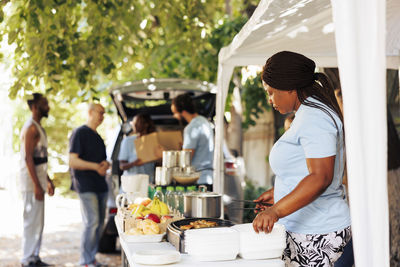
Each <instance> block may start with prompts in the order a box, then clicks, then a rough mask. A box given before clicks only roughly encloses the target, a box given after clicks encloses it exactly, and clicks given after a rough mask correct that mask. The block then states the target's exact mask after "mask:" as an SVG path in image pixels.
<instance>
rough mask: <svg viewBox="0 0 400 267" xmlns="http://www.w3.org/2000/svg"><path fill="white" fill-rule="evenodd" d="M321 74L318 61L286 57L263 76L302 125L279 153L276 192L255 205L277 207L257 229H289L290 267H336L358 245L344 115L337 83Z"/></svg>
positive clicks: (274, 161)
mask: <svg viewBox="0 0 400 267" xmlns="http://www.w3.org/2000/svg"><path fill="white" fill-rule="evenodd" d="M314 71H315V63H314V61H312V60H311V59H309V58H307V57H305V56H303V55H301V54H298V53H294V52H288V51H283V52H279V53H277V54H275V55H273V56H272V57H270V58H269V59H268V60H267V62H266V64H265V66H264V68H263V72H262V81H263V86H264V88H265V91H266V92H267V94H268V97H269V103H270V104H271V106H273V107H274V108H275V109H276V110H278V111H279V112H280V113H281V114H287V113H290V112H295V118H294V120H293V122H292V124H291V126H290V128H289V129H288V130H287V131H286V132H285V133H284V134H283V135H282V136H281V138H280V139H279V140H278V141H277V142H276V143H275V144H274V146H273V148H272V149H271V152H270V156H269V159H270V164H271V168H272V170H273V172H274V173H275V175H276V178H275V185H274V187H273V188H272V189H270V190H268V191H266V192H264V193H263V194H261V196H259V197H258V198H257V199H256V200H255V202H259V201H263V202H269V203H272V204H273V206H272V207H270V208H265V209H264V210H263V211H261V212H260V213H258V215H257V216H256V218H255V219H254V221H253V227H254V230H255V231H256V232H260V231H262V232H266V233H269V232H271V231H272V229H273V226H274V224H275V223H276V222H278V223H280V224H283V225H284V226H285V228H286V231H287V242H286V243H287V247H286V249H285V250H284V252H283V255H282V259H283V260H284V261H285V264H286V266H333V264H334V262H335V261H336V260H337V259H338V258H339V257H340V255H341V254H342V252H343V248H344V247H345V245H346V244H347V242H348V241H349V240H350V238H351V229H350V225H351V221H350V213H349V207H348V204H347V202H346V200H345V199H344V197H343V196H344V191H343V186H342V178H343V171H344V133H343V116H342V113H341V110H340V108H339V105H338V103H337V101H336V98H335V95H334V91H333V87H332V85H331V83H330V81H329V79H328V78H327V77H326V75H324V74H322V73H314ZM257 206H258V207H261V205H260V204H257Z"/></svg>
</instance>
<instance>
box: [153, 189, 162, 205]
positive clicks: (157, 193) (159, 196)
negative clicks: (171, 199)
mask: <svg viewBox="0 0 400 267" xmlns="http://www.w3.org/2000/svg"><path fill="white" fill-rule="evenodd" d="M156 197H157V198H158V199H159V200H161V201H162V202H165V201H164V194H163V192H162V187H161V186H157V187H156V192H154V196H153V199H154V198H156Z"/></svg>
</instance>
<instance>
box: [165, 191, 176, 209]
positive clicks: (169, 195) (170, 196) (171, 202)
mask: <svg viewBox="0 0 400 267" xmlns="http://www.w3.org/2000/svg"><path fill="white" fill-rule="evenodd" d="M174 191H175V190H174V187H173V186H167V191H166V192H165V203H166V204H167V205H168V207H169V209H170V210H171V211H172V210H174V209H175V192H174Z"/></svg>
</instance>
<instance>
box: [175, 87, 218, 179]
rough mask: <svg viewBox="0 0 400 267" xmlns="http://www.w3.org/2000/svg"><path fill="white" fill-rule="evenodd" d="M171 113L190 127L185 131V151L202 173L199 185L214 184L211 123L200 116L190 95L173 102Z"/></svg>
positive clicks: (182, 96)
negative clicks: (188, 152) (189, 153)
mask: <svg viewBox="0 0 400 267" xmlns="http://www.w3.org/2000/svg"><path fill="white" fill-rule="evenodd" d="M171 111H172V114H173V115H174V117H175V118H176V119H178V120H185V121H186V122H187V123H188V125H187V126H186V127H185V129H184V130H183V146H182V148H183V149H184V150H189V151H191V152H192V153H191V154H192V165H193V166H194V167H195V168H196V171H200V172H201V175H200V179H199V180H198V182H197V183H199V184H210V185H211V184H212V183H213V157H214V133H213V129H212V128H211V125H210V122H209V121H208V120H207V119H206V118H205V117H203V116H201V115H199V114H198V113H197V111H196V107H195V105H194V103H193V100H192V97H191V96H190V95H189V94H182V95H179V96H177V97H175V98H174V99H173V100H172V105H171Z"/></svg>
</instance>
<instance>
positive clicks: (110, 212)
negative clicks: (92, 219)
mask: <svg viewBox="0 0 400 267" xmlns="http://www.w3.org/2000/svg"><path fill="white" fill-rule="evenodd" d="M117 211H118V209H117V208H110V209H109V210H108V212H109V214H116V213H117Z"/></svg>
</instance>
